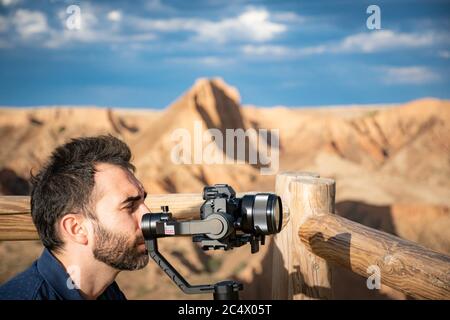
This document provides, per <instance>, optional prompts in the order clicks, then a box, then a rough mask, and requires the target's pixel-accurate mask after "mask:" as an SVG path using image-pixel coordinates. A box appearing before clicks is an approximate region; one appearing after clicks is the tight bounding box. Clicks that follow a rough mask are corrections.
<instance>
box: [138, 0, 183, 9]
mask: <svg viewBox="0 0 450 320" xmlns="http://www.w3.org/2000/svg"><path fill="white" fill-rule="evenodd" d="M145 6H146V7H147V9H149V10H150V11H152V12H174V11H176V10H175V9H174V8H172V7H170V6H168V5H165V4H163V3H162V2H161V1H160V0H150V1H147V3H146V4H145Z"/></svg>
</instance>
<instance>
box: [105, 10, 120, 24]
mask: <svg viewBox="0 0 450 320" xmlns="http://www.w3.org/2000/svg"><path fill="white" fill-rule="evenodd" d="M107 17H108V20H109V21H113V22H120V21H121V20H122V12H120V10H112V11H110V12H108V15H107Z"/></svg>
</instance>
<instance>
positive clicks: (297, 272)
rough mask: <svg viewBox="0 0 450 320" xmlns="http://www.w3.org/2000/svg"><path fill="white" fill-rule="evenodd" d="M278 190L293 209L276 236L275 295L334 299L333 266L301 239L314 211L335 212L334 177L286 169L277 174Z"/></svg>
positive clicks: (284, 202) (284, 297)
mask: <svg viewBox="0 0 450 320" xmlns="http://www.w3.org/2000/svg"><path fill="white" fill-rule="evenodd" d="M275 191H276V193H277V194H278V195H280V196H281V198H282V200H283V205H284V206H285V207H287V208H288V209H289V222H288V223H287V225H286V226H285V228H284V229H283V230H282V231H281V232H280V233H279V234H277V235H276V236H275V239H274V246H273V252H272V259H273V261H272V299H331V298H332V293H331V268H330V267H329V265H328V263H327V262H326V261H325V260H324V259H322V258H320V257H318V256H315V255H314V254H312V253H311V252H309V251H308V250H307V248H306V247H305V246H304V245H303V244H302V243H301V241H300V239H299V238H298V229H299V227H300V225H301V223H302V222H303V221H304V220H305V219H306V218H307V217H309V216H311V215H316V214H319V213H322V212H329V213H333V212H334V206H335V204H334V198H335V182H334V180H331V179H325V178H319V175H318V174H315V173H302V172H285V173H281V174H278V175H277V178H276V186H275Z"/></svg>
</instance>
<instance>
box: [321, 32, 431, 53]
mask: <svg viewBox="0 0 450 320" xmlns="http://www.w3.org/2000/svg"><path fill="white" fill-rule="evenodd" d="M435 40H436V37H435V35H434V34H432V33H427V34H414V33H399V32H394V31H391V30H380V31H371V32H364V33H358V34H355V35H351V36H348V37H346V38H344V39H343V40H342V41H341V42H340V43H339V44H338V46H337V47H335V48H334V49H333V47H330V46H329V48H328V49H329V50H330V51H334V52H365V53H371V52H377V51H384V50H389V49H398V48H417V47H424V46H429V45H431V44H433V43H434V42H435Z"/></svg>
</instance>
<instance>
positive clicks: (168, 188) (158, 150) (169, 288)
mask: <svg viewBox="0 0 450 320" xmlns="http://www.w3.org/2000/svg"><path fill="white" fill-rule="evenodd" d="M174 98H175V97H174ZM149 104H151V101H150V102H149ZM195 123H201V124H202V125H203V128H204V129H208V128H209V129H211V128H217V129H219V130H221V131H222V132H225V130H226V129H237V128H241V129H244V130H246V129H249V128H254V129H278V130H279V142H280V151H279V159H280V163H279V171H286V170H289V171H293V170H296V171H313V172H317V173H319V174H320V175H321V176H322V177H328V178H333V179H335V180H336V204H337V205H336V207H337V214H339V215H342V216H344V217H346V218H348V219H351V220H354V221H357V222H359V223H362V224H364V225H367V226H370V227H372V228H376V229H379V230H383V231H385V232H389V233H391V234H394V235H397V236H399V237H402V238H405V239H408V240H411V241H414V242H417V243H419V244H421V245H423V246H425V247H428V248H430V249H433V250H436V251H439V252H442V253H445V254H447V255H449V254H450V235H449V232H448V230H449V229H450V101H445V100H437V99H433V98H423V99H420V100H415V101H410V102H405V103H402V104H394V105H393V104H389V105H370V106H366V105H352V106H341V107H335V106H334V107H327V106H324V107H314V108H312V107H310V108H305V107H297V108H287V107H282V106H277V107H272V108H261V107H257V106H252V105H242V104H241V102H240V96H239V91H238V89H237V88H234V87H232V86H230V85H228V84H226V83H225V82H224V81H223V80H221V79H199V80H197V81H196V82H195V84H194V85H193V86H192V87H191V88H189V89H188V90H187V91H186V92H185V93H183V94H182V95H181V96H180V97H179V98H178V99H176V100H175V101H174V102H173V103H172V104H170V105H169V106H168V107H166V108H165V109H162V110H152V109H140V110H127V109H113V108H98V107H95V106H82V107H81V106H51V107H50V106H36V107H33V108H11V107H8V106H3V107H1V108H0V145H1V148H0V194H3V195H24V194H28V193H29V185H28V183H27V180H28V179H29V177H30V171H31V172H36V171H37V170H38V169H39V167H40V166H41V165H42V164H43V163H44V161H45V159H46V157H48V156H49V154H50V152H51V151H52V149H53V148H55V147H56V146H57V145H59V144H62V143H64V142H65V141H68V140H69V139H70V138H73V137H78V136H89V135H97V134H105V133H111V134H113V135H115V136H117V137H120V138H121V139H123V140H124V141H126V142H127V143H128V144H129V146H130V147H131V149H132V152H133V163H134V164H135V165H136V168H137V171H136V175H137V177H138V178H139V179H140V180H141V181H142V182H143V184H144V186H145V187H146V189H147V192H149V193H182V192H196V193H200V192H201V191H202V190H203V187H204V186H205V185H211V184H214V183H228V184H230V185H232V186H233V188H234V189H235V190H236V191H238V192H244V191H250V190H252V191H253V190H257V191H273V189H274V185H275V175H261V174H260V169H259V167H258V166H257V165H253V164H249V163H242V164H233V165H230V164H211V165H209V164H176V163H173V161H172V160H171V157H170V154H171V150H172V149H173V147H174V145H175V143H176V142H174V141H173V139H171V134H172V133H173V131H174V130H176V129H178V128H185V129H186V130H188V131H189V132H193V130H194V124H195ZM270 246H271V244H270V241H269V243H268V244H266V246H265V247H263V249H262V250H261V251H260V252H259V253H258V254H255V255H251V254H250V248H249V246H244V247H241V248H237V249H234V250H232V251H227V252H222V251H214V252H209V251H207V252H204V251H202V250H201V249H199V247H198V246H197V245H196V244H194V243H192V240H191V239H190V238H177V239H163V240H161V241H160V250H161V251H162V252H163V253H164V254H165V255H166V256H167V257H168V260H170V261H171V262H172V263H173V264H174V265H175V266H176V267H177V268H178V269H179V271H180V273H181V274H183V275H184V276H186V278H187V279H188V280H189V281H190V282H192V283H206V282H214V281H219V280H224V279H226V278H234V279H239V280H241V281H243V282H244V285H245V290H244V292H243V294H242V297H243V298H247V299H264V298H270V292H268V291H267V290H264V283H265V282H267V281H270V279H267V277H268V276H267V274H265V272H264V271H265V270H267V266H268V264H270V257H269V255H267V252H268V251H269V249H270ZM41 250H42V247H41V245H40V244H39V242H37V241H34V242H2V243H0V260H1V263H0V283H3V282H5V281H6V280H7V279H9V278H10V277H12V276H13V275H14V274H16V273H17V272H19V271H21V270H23V269H25V268H26V267H27V266H28V265H30V264H31V262H32V261H33V260H34V259H36V258H37V257H38V256H39V254H40V252H41ZM334 278H335V279H334V281H336V285H335V287H336V292H335V295H334V296H335V297H336V298H338V299H347V298H349V299H405V298H408V297H405V296H404V295H403V294H401V293H399V292H397V291H395V290H393V289H391V288H388V287H386V286H383V287H382V289H381V290H375V291H371V290H368V289H367V288H366V286H365V279H364V278H362V277H359V276H356V275H354V274H352V273H350V272H347V271H345V270H342V269H340V268H338V267H336V276H335V277H334ZM118 283H119V285H120V287H121V288H122V290H123V291H124V293H125V294H126V295H127V297H128V298H129V299H179V298H195V299H205V298H209V296H185V295H183V294H182V293H181V292H180V291H179V289H178V288H177V287H176V286H175V285H173V284H172V283H171V281H170V280H169V278H168V277H167V276H166V275H165V274H163V273H162V271H160V270H159V269H158V268H157V267H156V265H155V264H154V263H153V262H152V261H151V262H150V263H149V265H148V267H146V268H145V269H143V270H140V271H136V272H123V273H121V274H120V275H119V278H118Z"/></svg>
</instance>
